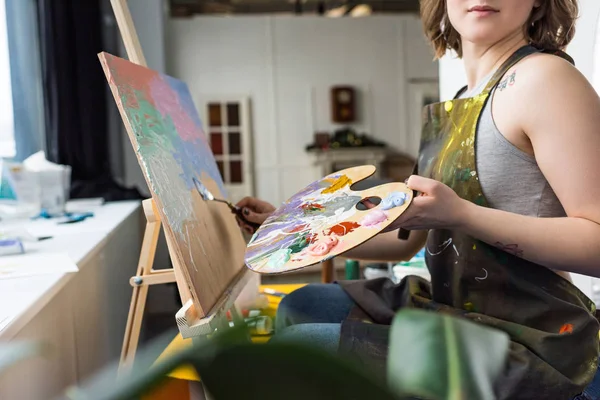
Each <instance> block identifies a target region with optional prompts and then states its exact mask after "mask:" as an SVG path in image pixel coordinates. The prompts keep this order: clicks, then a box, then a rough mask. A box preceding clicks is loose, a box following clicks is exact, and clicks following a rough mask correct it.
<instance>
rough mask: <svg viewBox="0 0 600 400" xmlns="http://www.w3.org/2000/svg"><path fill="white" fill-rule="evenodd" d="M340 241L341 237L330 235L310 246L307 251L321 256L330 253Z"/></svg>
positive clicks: (312, 254)
mask: <svg viewBox="0 0 600 400" xmlns="http://www.w3.org/2000/svg"><path fill="white" fill-rule="evenodd" d="M338 243H339V239H338V237H337V236H336V235H329V236H325V237H324V238H322V239H321V240H318V241H316V242H315V243H313V244H311V245H310V246H308V248H307V249H306V251H307V252H308V254H310V255H311V256H315V257H320V256H324V255H326V254H328V253H329V252H330V251H331V249H333V248H334V247H335V246H336V245H337V244H338Z"/></svg>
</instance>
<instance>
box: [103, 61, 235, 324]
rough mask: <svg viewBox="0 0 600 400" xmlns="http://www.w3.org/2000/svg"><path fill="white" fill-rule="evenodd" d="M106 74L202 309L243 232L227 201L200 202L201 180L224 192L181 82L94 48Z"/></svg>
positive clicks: (226, 272) (220, 285)
mask: <svg viewBox="0 0 600 400" xmlns="http://www.w3.org/2000/svg"><path fill="white" fill-rule="evenodd" d="M99 58H100V61H101V63H102V66H103V69H104V72H105V75H106V78H107V80H108V82H109V85H110V88H111V90H112V93H113V96H114V98H115V101H116V103H117V106H118V108H119V111H120V113H121V117H122V119H123V121H124V123H125V127H126V129H127V132H128V134H129V138H130V140H131V144H132V145H133V148H134V150H135V153H136V155H137V157H138V161H139V164H140V166H141V168H142V171H143V174H144V176H145V178H146V182H147V183H148V187H149V189H150V191H151V193H152V197H153V199H154V201H155V202H156V205H157V208H158V210H159V213H160V219H161V221H162V223H163V226H164V228H165V233H166V234H167V235H168V238H170V242H171V243H170V244H171V245H170V248H169V251H170V253H171V256H172V257H173V256H175V257H177V260H178V264H179V265H180V266H181V267H182V270H183V271H182V272H183V275H184V276H185V278H186V280H187V281H188V283H189V286H190V290H191V294H192V298H193V301H194V305H195V308H196V311H197V312H199V313H202V312H204V313H206V312H208V310H210V308H211V307H213V306H214V305H215V303H216V301H217V299H218V298H219V297H220V296H221V295H222V293H223V292H224V290H225V289H226V288H227V286H228V284H229V283H230V282H231V281H232V280H233V278H234V277H235V276H236V275H237V274H239V273H240V271H241V270H242V268H244V249H245V247H246V245H245V242H244V239H243V236H242V234H241V231H240V230H239V227H238V225H237V222H236V220H235V216H234V215H233V214H231V211H230V210H229V209H228V208H227V206H226V205H224V204H221V203H217V202H206V201H203V200H202V198H201V196H200V195H199V193H198V192H197V189H196V187H195V185H194V178H195V179H198V180H200V181H201V182H202V183H203V184H204V185H205V186H206V187H207V188H208V189H209V190H210V191H211V192H212V193H213V194H214V195H215V196H218V197H220V198H226V193H225V189H224V186H223V181H222V178H221V176H220V174H219V170H218V168H217V164H216V162H215V159H214V156H213V154H212V152H211V150H210V146H209V144H208V141H207V139H206V135H205V134H204V131H203V128H202V122H201V121H200V118H199V116H198V113H197V110H196V108H195V106H194V102H193V100H192V96H191V94H190V91H189V89H188V87H187V85H186V84H185V83H184V82H182V81H179V80H177V79H175V78H172V77H169V76H166V75H163V74H160V73H158V72H156V71H153V70H151V69H148V68H146V67H143V66H140V65H137V64H134V63H132V62H129V61H127V60H124V59H121V58H118V57H115V56H112V55H110V54H107V53H100V55H99Z"/></svg>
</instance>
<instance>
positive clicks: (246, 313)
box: [227, 310, 261, 321]
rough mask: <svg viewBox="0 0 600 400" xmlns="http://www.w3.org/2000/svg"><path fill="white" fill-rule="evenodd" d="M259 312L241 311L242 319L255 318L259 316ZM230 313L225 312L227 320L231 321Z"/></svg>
mask: <svg viewBox="0 0 600 400" xmlns="http://www.w3.org/2000/svg"><path fill="white" fill-rule="evenodd" d="M260 313H261V310H242V317H244V318H255V317H258V316H260ZM232 319H233V318H232V316H231V311H227V320H229V321H231V320H232Z"/></svg>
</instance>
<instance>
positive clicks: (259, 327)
mask: <svg viewBox="0 0 600 400" xmlns="http://www.w3.org/2000/svg"><path fill="white" fill-rule="evenodd" d="M244 323H245V324H246V326H247V327H248V328H249V329H250V334H251V335H270V334H271V332H273V320H272V319H271V318H270V317H267V316H260V317H255V318H246V319H244ZM234 325H235V323H234V322H233V321H232V322H230V323H229V326H231V327H233V326H234Z"/></svg>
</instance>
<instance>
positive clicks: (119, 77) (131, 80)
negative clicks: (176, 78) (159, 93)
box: [105, 55, 159, 108]
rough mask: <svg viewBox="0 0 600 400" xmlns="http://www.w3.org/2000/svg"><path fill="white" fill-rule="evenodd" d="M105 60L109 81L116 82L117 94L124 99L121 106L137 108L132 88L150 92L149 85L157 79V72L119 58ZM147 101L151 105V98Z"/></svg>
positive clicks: (108, 56) (110, 57)
mask: <svg viewBox="0 0 600 400" xmlns="http://www.w3.org/2000/svg"><path fill="white" fill-rule="evenodd" d="M105 60H106V65H107V66H108V67H109V71H110V74H111V75H110V78H109V81H110V82H111V83H112V84H115V83H116V82H118V85H117V86H118V90H119V94H120V95H121V98H123V97H125V99H124V104H123V105H124V106H125V107H131V108H139V104H138V101H137V96H136V94H135V92H134V90H133V88H136V90H138V91H141V92H148V91H149V90H150V83H151V82H152V81H154V80H156V79H157V78H158V77H159V75H158V72H156V71H153V70H151V69H148V68H140V67H139V65H136V64H133V63H130V62H129V61H127V60H124V59H122V58H119V57H114V56H110V55H106V57H105ZM147 100H148V101H149V102H150V103H153V102H152V98H151V97H148V98H147ZM153 105H154V104H153Z"/></svg>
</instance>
